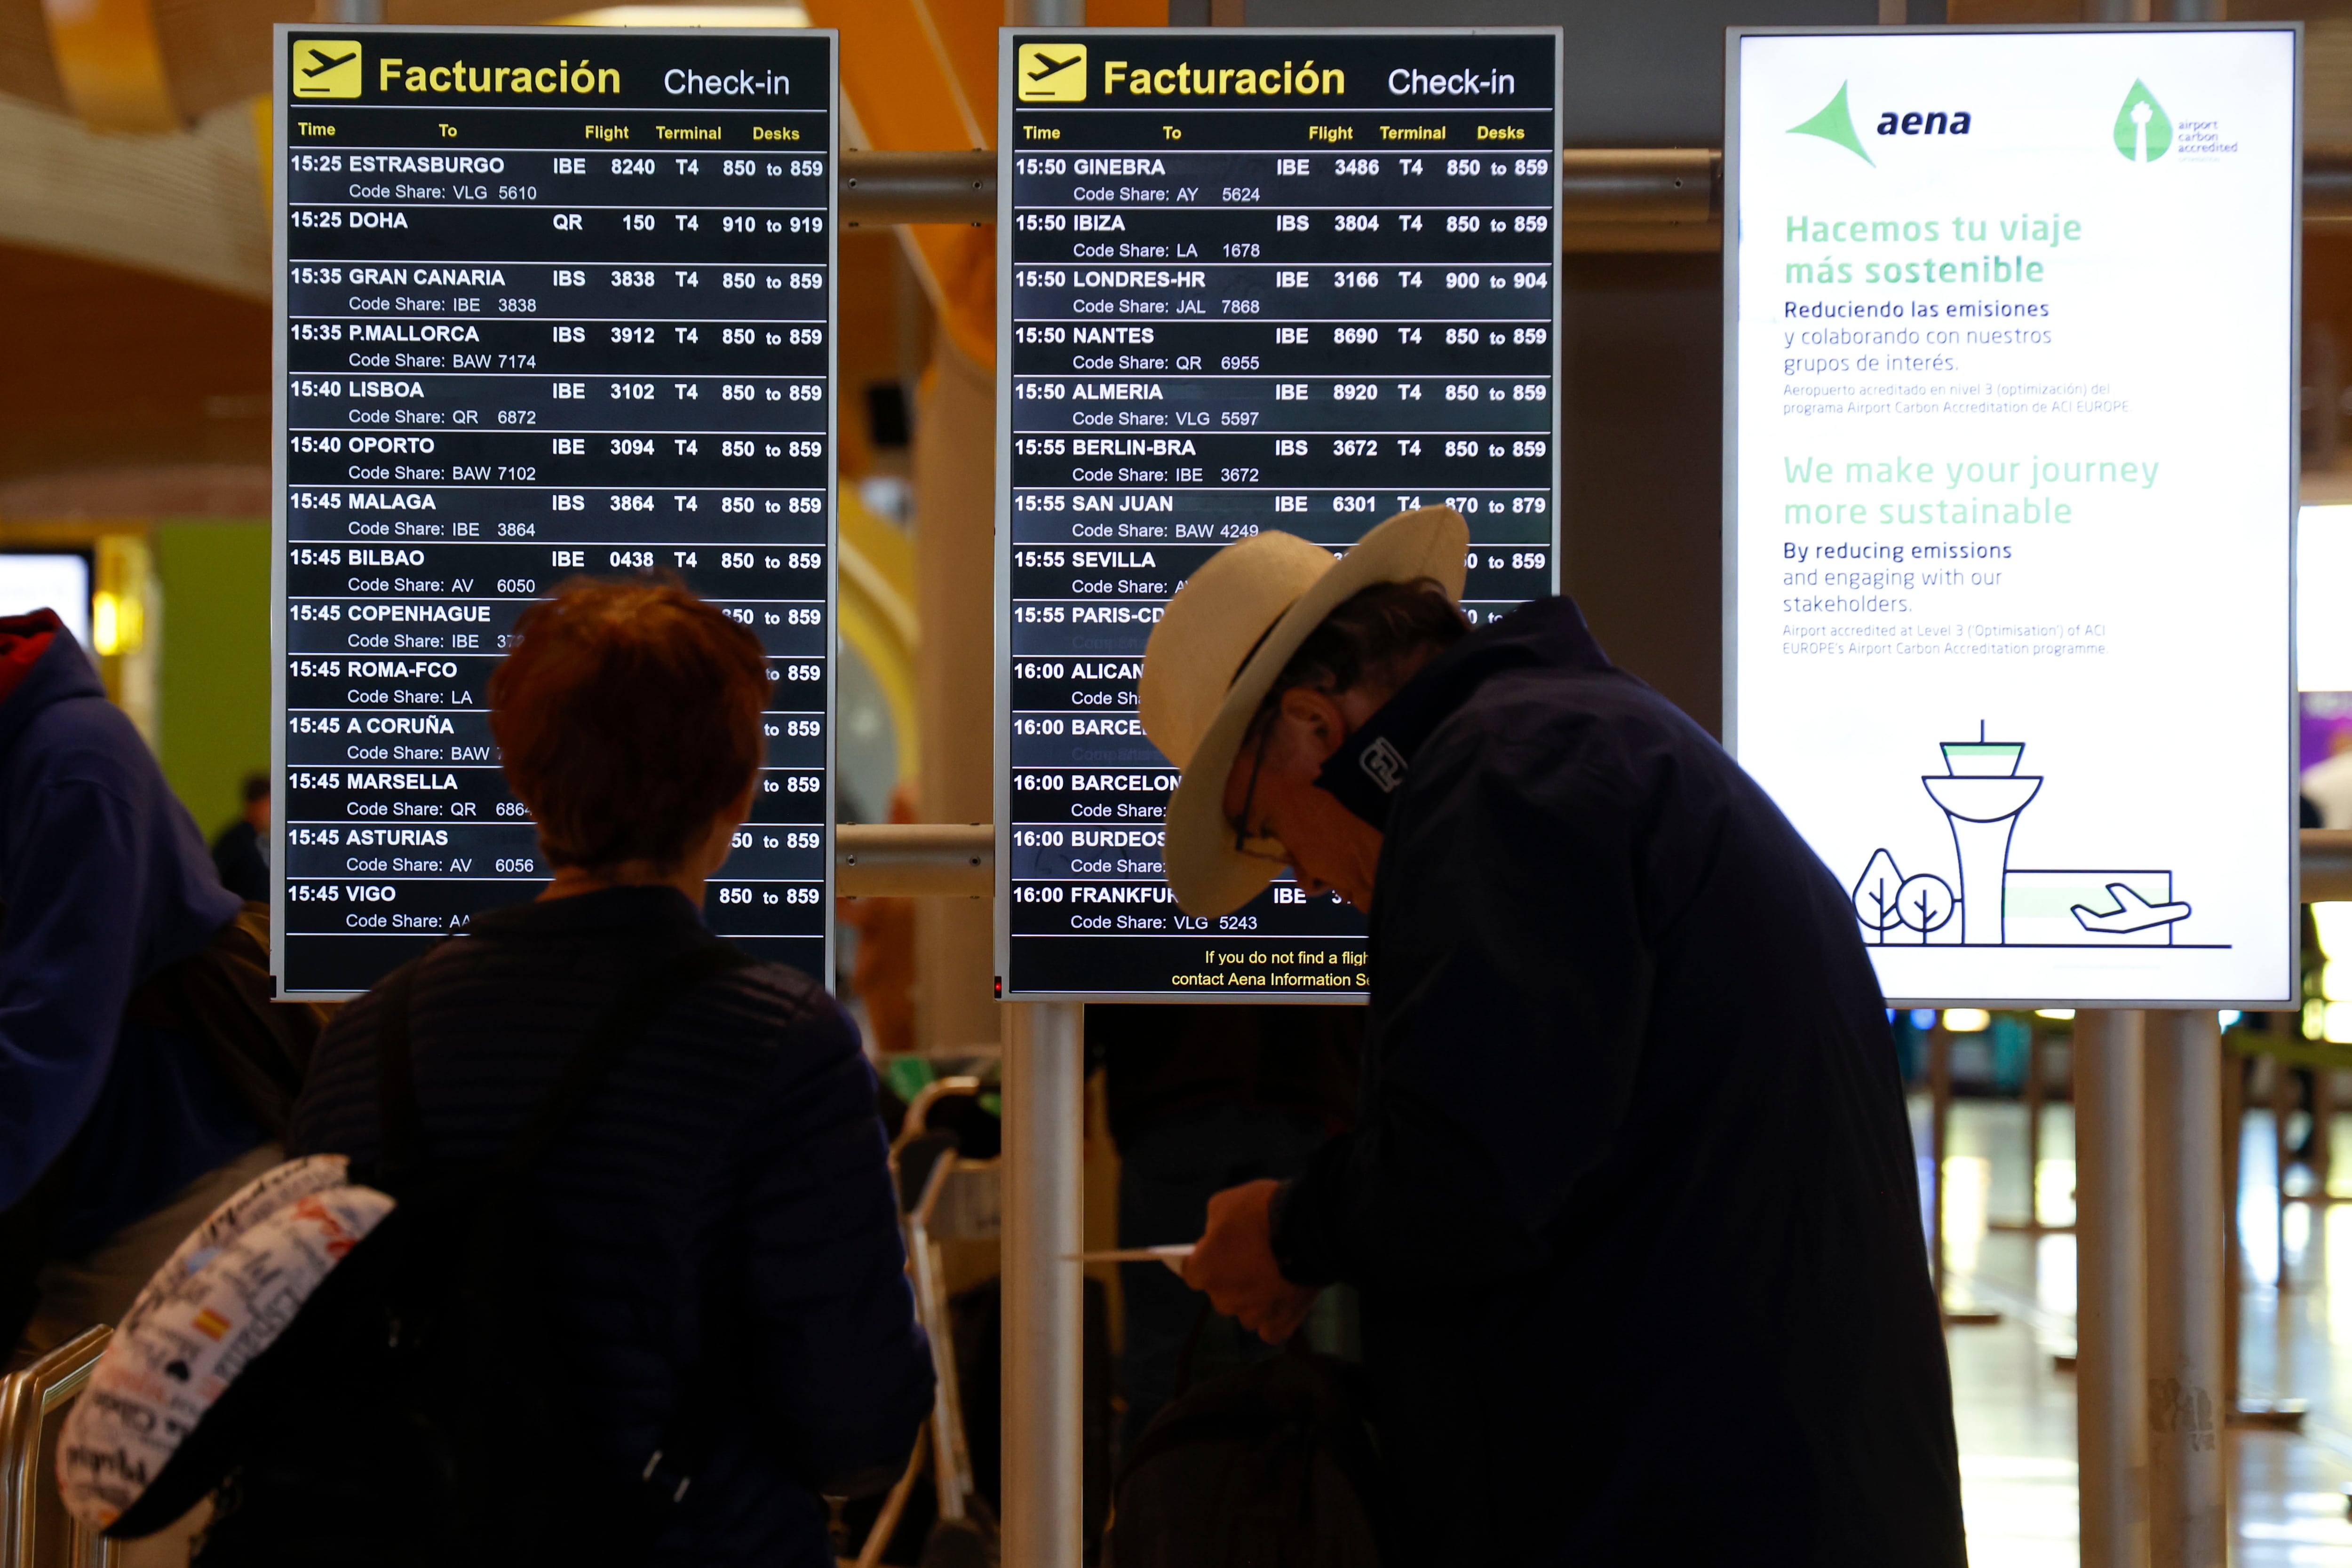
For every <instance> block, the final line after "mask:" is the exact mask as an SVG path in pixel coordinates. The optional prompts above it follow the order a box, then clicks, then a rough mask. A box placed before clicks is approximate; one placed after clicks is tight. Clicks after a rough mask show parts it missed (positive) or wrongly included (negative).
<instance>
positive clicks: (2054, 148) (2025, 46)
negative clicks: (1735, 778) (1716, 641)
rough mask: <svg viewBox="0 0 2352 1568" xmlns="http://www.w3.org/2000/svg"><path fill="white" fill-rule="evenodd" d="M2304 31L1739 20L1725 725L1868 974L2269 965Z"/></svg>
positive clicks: (1892, 984) (2078, 975)
mask: <svg viewBox="0 0 2352 1568" xmlns="http://www.w3.org/2000/svg"><path fill="white" fill-rule="evenodd" d="M2298 39H2299V35H2298V34H2297V32H2296V31H2295V30H2294V28H2292V27H2273V28H2259V29H2257V28H2193V29H2168V28H2150V27H2144V26H2143V27H2133V28H2129V29H2116V30H2096V29H2084V30H2071V29H2069V30H2042V29H2037V30H2035V31H2032V32H2030V33H2025V32H1990V31H1988V32H1978V31H1969V30H1957V31H1947V30H1941V29H1937V30H1921V31H1909V30H1895V29H1886V30H1883V31H1877V32H1872V33H1844V34H1820V33H1804V34H1789V33H1757V32H1735V33H1734V34H1733V36H1732V37H1731V38H1730V41H1729V45H1728V47H1729V55H1730V57H1729V62H1728V73H1727V90H1728V95H1729V103H1728V113H1727V124H1728V125H1729V126H1730V127H1731V128H1732V131H1731V135H1730V137H1729V139H1728V141H1729V145H1728V148H1727V156H1726V165H1725V177H1726V191H1725V200H1726V210H1727V213H1729V214H1731V217H1732V229H1731V237H1730V239H1729V240H1728V242H1727V244H1728V247H1729V250H1730V255H1729V256H1727V267H1726V269H1725V270H1726V322H1725V354H1726V374H1725V386H1726V398H1727V408H1726V436H1725V441H1726V448H1727V450H1726V457H1725V491H1726V494H1725V512H1726V520H1725V526H1726V551H1725V586H1724V594H1725V614H1726V627H1725V661H1726V666H1727V667H1726V671H1725V676H1726V704H1725V735H1726V738H1727V742H1728V743H1729V744H1730V746H1731V747H1732V748H1733V750H1734V752H1735V753H1736V755H1737V756H1738V758H1739V760H1740V762H1741V763H1742V764H1743V765H1744V766H1745V767H1746V768H1748V770H1749V771H1750V772H1751V773H1752V774H1753V775H1754V776H1755V777H1756V778H1757V779H1759V781H1760V782H1761V783H1762V784H1763V785H1764V787H1765V788H1766V789H1769V791H1770V792H1771V794H1772V796H1773V798H1774V800H1777V801H1778V802H1779V803H1780V807H1781V809H1782V810H1785V811H1786V812H1787V813H1788V815H1789V817H1790V820H1791V821H1793V822H1794V823H1795V824H1796V826H1797V828H1798V830H1799V831H1801V832H1802V833H1803V834H1804V835H1805V837H1806V838H1807V840H1809V841H1811V844H1812V846H1813V848H1814V849H1815V850H1816V851H1817V852H1819V853H1820V854H1821V856H1822V859H1823V860H1824V861H1826V862H1828V864H1829V867H1830V869H1831V871H1832V873H1835V875H1836V876H1837V877H1838V879H1839V881H1840V882H1841V883H1843V885H1844V887H1845V888H1846V890H1847V893H1848V896H1849V901H1850V902H1851V904H1852V905H1853V912H1854V918H1855V920H1856V922H1857V923H1858V925H1859V927H1860V929H1861V932H1862V936H1863V939H1864V942H1865V943H1866V944H1868V945H1869V949H1870V953H1871V956H1872V958H1873V959H1874V962H1875V963H1876V965H1877V968H1878V975H1879V979H1880V982H1881V985H1882V986H1883V987H1884V988H1885V994H1886V996H1887V998H1889V1000H1890V1001H1916V1002H1922V1003H1924V1002H1978V1003H1986V1004H1999V1003H2004V1002H2006V1003H2018V1004H2026V1003H2070V1002H2079V1003H2109V1004H2117V1005H2120V1004H2127V1003H2134V1002H2139V1003H2147V1004H2150V1005H2166V1004H2182V1005H2186V1004H2206V1003H2213V1004H2220V1003H2233V1002H2234V1003H2260V1002H2273V1003H2281V1004H2284V1003H2286V1002H2287V1001H2288V1000H2289V999H2290V998H2292V996H2293V993H2294V965H2295V946H2294V932H2295V925H2294V896H2295V860H2294V827H2295V817H2294V782H2293V780H2294V706H2293V705H2294V696H2293V693H2294V663H2293V646H2292V640H2291V619H2290V610H2291V599H2292V580H2293V579H2292V559H2291V538H2292V519H2293V516H2294V464H2295V436H2296V423H2295V402H2294V374H2295V364H2294V343H2295V319H2296V304H2297V301H2296V254H2297V246H2296V224H2297V221H2298V215H2299V214H2298V208H2297V201H2296V183H2297V182H2296V172H2297V169H2298V166H2299V160H2300V153H2299V150H2298V147H2297V140H2296V126H2297V112H2296V103H2297V81H2298V77H2297V68H2296V66H2297V61H2296V53H2297V44H2298Z"/></svg>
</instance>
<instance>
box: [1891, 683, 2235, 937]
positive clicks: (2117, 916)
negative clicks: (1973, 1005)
mask: <svg viewBox="0 0 2352 1568" xmlns="http://www.w3.org/2000/svg"><path fill="white" fill-rule="evenodd" d="M1941 749H1942V751H1943V753H1944V771H1943V772H1941V773H1931V774H1927V775H1925V776H1923V777H1922V778H1921V779H1919V782H1920V783H1921V784H1922V785H1924V786H1926V788H1927V797H1928V799H1930V800H1933V801H1935V802H1936V804H1937V806H1939V807H1941V808H1942V809H1943V812H1944V825H1945V826H1946V827H1947V828H1948V829H1949V830H1950V832H1951V835H1952V848H1953V849H1954V850H1955V851H1956V852H1958V860H1959V867H1958V870H1959V890H1958V892H1957V893H1955V892H1954V891H1953V888H1952V884H1951V883H1949V882H1948V881H1946V880H1945V878H1944V876H1942V875H1938V874H1937V872H1939V871H1941V870H1942V869H1943V868H1941V867H1940V866H1938V867H1936V869H1934V870H1927V869H1921V868H1920V867H1919V864H1918V862H1916V861H1915V862H1913V869H1912V870H1911V871H1909V872H1906V871H1904V870H1903V869H1902V868H1901V867H1900V866H1898V865H1896V864H1895V854H1894V852H1893V851H1891V850H1888V849H1885V848H1884V847H1882V848H1879V849H1876V850H1874V851H1872V852H1871V855H1870V863H1869V864H1867V865H1865V866H1864V867H1863V871H1862V876H1861V878H1860V880H1858V881H1857V882H1855V883H1854V884H1853V895H1852V896H1853V913H1854V917H1855V918H1856V919H1857V920H1859V921H1861V922H1862V929H1863V940H1864V942H1867V943H1870V944H1872V945H1873V946H1895V945H1898V944H1900V945H1919V946H1958V947H2008V946H2026V947H2151V946H2165V947H2168V946H2175V945H2180V946H2213V944H2205V943H2198V944H2181V943H2179V937H2178V936H2177V935H2176V933H2177V931H2178V929H2179V926H2180V925H2181V924H2182V923H2183V922H2185V921H2187V920H2188V919H2189V916H2190V915H2194V914H2195V913H2196V911H2195V910H2194V909H2193V908H2191V907H2190V906H2189V903H2188V902H2187V901H2186V900H2185V899H2181V898H2178V897H2176V896H2175V895H2174V892H2173V875H2172V873H2170V872H2169V871H2150V870H2102V869H2100V868H2099V867H2098V866H2097V865H2096V864H2095V863H2094V864H2093V865H2091V866H2088V867H2078V868H2074V869H2066V868H2048V869H2034V868H2021V867H2018V866H2015V865H2012V864H2011V863H2010V839H2011V835H2012V834H2013V833H2014V832H2015V831H2017V819H2018V814H2019V813H2020V812H2021V811H2023V810H2025V808H2026V807H2027V806H2029V805H2031V804H2032V802H2033V801H2034V800H2037V799H2039V798H2040V797H2041V794H2042V783H2043V782H2044V780H2043V779H2042V775H2040V774H2038V773H2023V774H2021V773H2020V772H2018V770H2017V768H2018V764H2019V763H2021V762H2022V761H2023V760H2024V758H2025V745H2024V743H2023V742H2022V741H2014V740H1992V739H1989V738H1988V737H1986V734H1985V726H1984V724H1983V723H1982V722H1981V721H1980V722H1979V724H1978V726H1977V737H1976V738H1975V739H1974V740H1947V741H1944V742H1942V743H1941ZM1906 798H1907V799H1910V800H1917V797H1916V796H1908V797H1906ZM2045 809H2046V808H2045ZM1931 863H1932V862H1931ZM2223 946H2226V944H2223Z"/></svg>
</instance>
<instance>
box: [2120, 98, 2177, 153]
mask: <svg viewBox="0 0 2352 1568" xmlns="http://www.w3.org/2000/svg"><path fill="white" fill-rule="evenodd" d="M2171 145H2172V120H2171V118H2170V117H2169V116H2168V115H2167V114H2166V113H2165V112H2164V105H2162V104H2160V103H2158V102H2157V101H2156V94H2154V93H2152V92H2150V91H2148V90H2147V83H2146V82H2144V81H2135V82H2133V83H2132V85H2131V91H2129V92H2127V93H2126V94H2124V106H2123V109H2122V110H2120V111H2119V112H2118V113H2117V114H2116V152H2120V153H2122V154H2123V155H2124V156H2125V157H2126V158H2128V159H2130V160H2131V161H2132V162H2135V163H2153V162H2156V161H2157V160H2158V159H2159V158H2161V157H2163V156H2164V153H2165V149H2167V148H2168V147H2170V146H2171Z"/></svg>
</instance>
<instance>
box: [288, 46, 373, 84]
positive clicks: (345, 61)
mask: <svg viewBox="0 0 2352 1568" xmlns="http://www.w3.org/2000/svg"><path fill="white" fill-rule="evenodd" d="M310 57H311V58H312V59H314V60H316V61H318V62H319V63H318V64H317V65H315V66H311V67H310V68H307V69H306V70H304V71H303V73H302V74H303V75H304V76H306V77H315V76H324V75H325V74H326V73H327V72H329V71H331V70H333V69H334V68H336V67H337V66H346V65H349V64H351V63H352V61H353V60H355V59H358V58H359V57H360V52H359V51H358V50H357V49H353V50H352V52H351V53H350V54H348V55H341V56H338V57H335V58H334V59H329V58H328V57H326V56H325V55H324V54H322V53H320V51H319V50H317V49H312V50H311V51H310Z"/></svg>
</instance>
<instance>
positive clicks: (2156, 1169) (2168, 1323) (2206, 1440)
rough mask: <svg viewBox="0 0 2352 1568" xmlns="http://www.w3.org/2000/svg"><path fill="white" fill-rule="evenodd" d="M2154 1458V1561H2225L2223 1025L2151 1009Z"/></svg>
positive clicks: (2171, 1564)
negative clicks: (2223, 1439)
mask: <svg viewBox="0 0 2352 1568" xmlns="http://www.w3.org/2000/svg"><path fill="white" fill-rule="evenodd" d="M2220 1103H2221V1028H2220V1024H2219V1021H2218V1020H2217V1019H2215V1017H2214V1015H2213V1013H2212V1011H2211V1010H2210V1009H2199V1010H2193V1011H2191V1010H2168V1011H2164V1012H2151V1013H2149V1014H2147V1151H2148V1153H2149V1154H2150V1155H2152V1156H2153V1157H2152V1158H2150V1159H2148V1161H2147V1402H2148V1411H2147V1432H2148V1437H2147V1448H2148V1453H2147V1459H2148V1479H2147V1490H2148V1538H2149V1545H2150V1556H2149V1561H2150V1564H2151V1568H2225V1564H2226V1563H2227V1561H2228V1552H2229V1512H2228V1507H2227V1504H2226V1502H2225V1500H2224V1498H2223V1495H2222V1480H2221V1419H2222V1406H2221V1395H2222V1393H2223V1390H2224V1387H2225V1374H2224V1371H2223V1368H2222V1364H2221V1318H2222V1311H2221V1291H2222V1269H2223V1249H2222V1241H2221V1115H2220Z"/></svg>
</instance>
